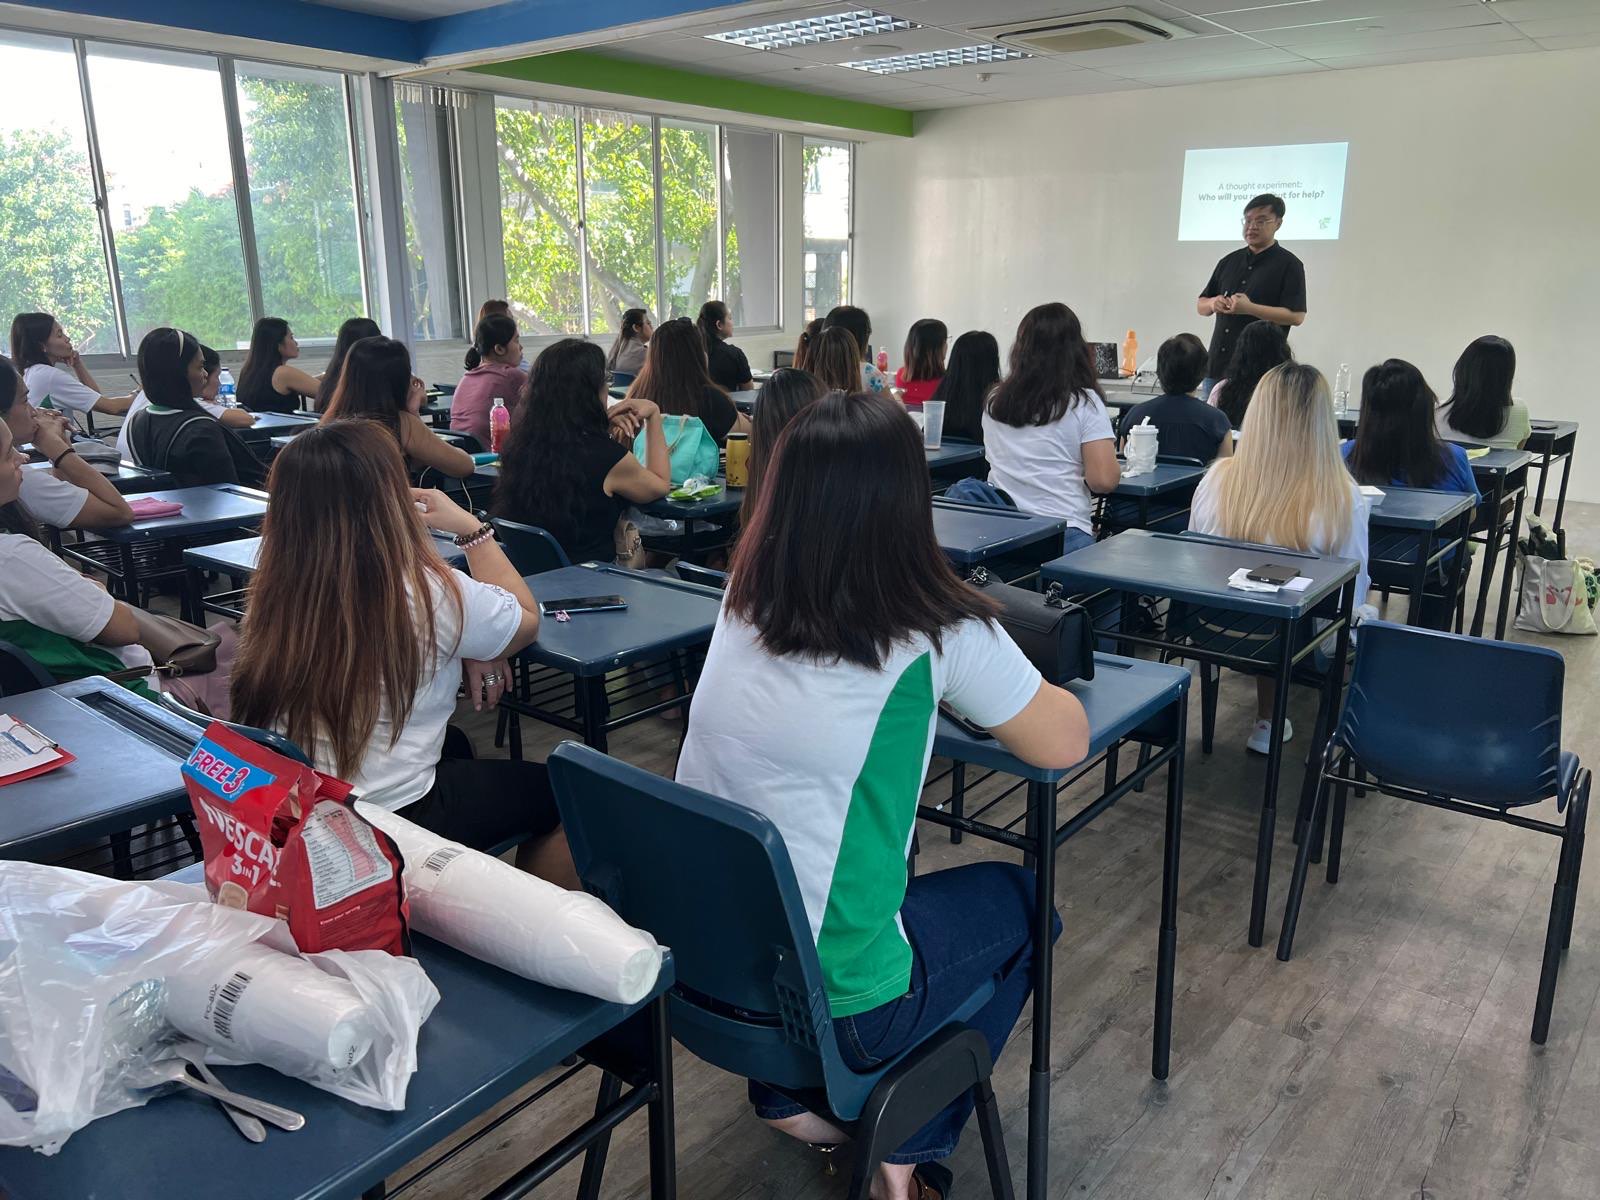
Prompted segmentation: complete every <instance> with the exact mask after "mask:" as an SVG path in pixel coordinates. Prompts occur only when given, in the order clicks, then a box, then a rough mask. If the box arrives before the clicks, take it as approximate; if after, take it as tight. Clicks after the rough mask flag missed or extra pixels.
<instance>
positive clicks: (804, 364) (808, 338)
mask: <svg viewBox="0 0 1600 1200" xmlns="http://www.w3.org/2000/svg"><path fill="white" fill-rule="evenodd" d="M821 332H822V318H821V317H817V318H816V319H815V320H812V321H807V322H806V327H805V328H804V329H802V330H801V331H800V340H799V341H797V342H796V343H795V344H794V362H792V363H790V364H789V365H790V366H791V367H794V368H795V369H796V370H800V371H809V370H810V369H811V347H812V345H813V344H814V343H815V342H816V340H817V336H818V335H819V334H820V333H821Z"/></svg>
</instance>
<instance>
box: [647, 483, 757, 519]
mask: <svg viewBox="0 0 1600 1200" xmlns="http://www.w3.org/2000/svg"><path fill="white" fill-rule="evenodd" d="M717 483H719V484H720V485H721V486H722V491H720V492H719V493H717V494H716V495H715V496H711V497H708V498H707V499H705V500H670V499H668V498H667V497H665V496H663V497H662V498H661V499H659V500H652V501H650V503H649V504H641V505H640V506H639V508H640V511H642V512H645V513H648V514H649V515H650V516H652V517H670V518H672V519H673V520H677V521H714V520H716V519H717V518H718V517H725V516H727V515H729V514H730V513H735V512H738V511H739V508H740V506H741V505H742V504H744V489H743V488H733V487H729V486H728V481H727V480H726V479H725V478H723V477H722V476H718V477H717Z"/></svg>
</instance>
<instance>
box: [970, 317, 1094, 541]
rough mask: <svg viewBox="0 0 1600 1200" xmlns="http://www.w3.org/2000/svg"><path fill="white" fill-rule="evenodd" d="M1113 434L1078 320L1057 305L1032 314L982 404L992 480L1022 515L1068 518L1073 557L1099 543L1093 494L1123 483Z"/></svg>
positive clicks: (990, 478)
mask: <svg viewBox="0 0 1600 1200" xmlns="http://www.w3.org/2000/svg"><path fill="white" fill-rule="evenodd" d="M1115 436H1116V435H1115V434H1114V433H1113V431H1112V428H1111V417H1110V415H1109V414H1108V413H1107V412H1106V405H1105V397H1104V396H1103V395H1102V394H1101V391H1100V384H1099V381H1098V378H1097V376H1096V374H1095V369H1094V356H1093V355H1092V354H1090V352H1089V344H1088V343H1087V342H1085V341H1084V340H1083V326H1082V325H1081V324H1080V323H1079V321H1078V317H1077V314H1076V313H1074V312H1073V311H1072V310H1071V309H1070V308H1068V307H1067V306H1066V305H1065V304H1060V303H1055V304H1041V305H1039V306H1038V307H1037V308H1034V309H1031V310H1029V312H1028V313H1027V315H1026V316H1024V317H1023V318H1022V323H1021V324H1020V325H1018V326H1017V338H1016V341H1014V342H1013V343H1012V344H1011V364H1010V371H1009V372H1008V374H1007V375H1006V377H1005V378H1004V379H1002V380H1001V381H1000V383H999V384H998V385H997V386H996V387H995V389H994V391H993V392H991V393H990V394H989V400H988V403H987V404H986V405H985V406H984V413H983V445H984V456H985V457H986V458H987V459H988V460H989V482H990V483H992V484H994V486H995V487H997V488H1000V489H1002V490H1003V491H1005V492H1007V493H1008V494H1009V495H1010V496H1011V499H1012V500H1013V501H1015V502H1016V505H1017V507H1018V508H1020V509H1021V510H1022V511H1023V512H1031V513H1040V514H1042V515H1044V516H1049V517H1060V518H1062V519H1063V520H1065V521H1066V522H1067V534H1066V553H1068V554H1071V553H1072V552H1073V551H1075V550H1081V549H1083V548H1084V547H1085V546H1087V545H1090V544H1091V543H1092V542H1093V541H1094V494H1099V495H1104V494H1106V493H1107V492H1110V491H1113V490H1115V488H1116V486H1117V484H1118V483H1119V482H1120V481H1121V479H1122V470H1121V468H1120V467H1119V466H1118V465H1117V449H1116V441H1115Z"/></svg>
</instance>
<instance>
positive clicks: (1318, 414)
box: [1189, 326, 1370, 754]
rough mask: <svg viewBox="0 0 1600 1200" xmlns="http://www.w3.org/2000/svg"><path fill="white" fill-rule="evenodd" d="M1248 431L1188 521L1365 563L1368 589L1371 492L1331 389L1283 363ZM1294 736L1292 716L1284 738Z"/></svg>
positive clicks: (1250, 416) (1313, 373)
mask: <svg viewBox="0 0 1600 1200" xmlns="http://www.w3.org/2000/svg"><path fill="white" fill-rule="evenodd" d="M1251 328H1254V326H1251ZM1243 432H1244V436H1243V437H1241V438H1240V439H1239V445H1238V448H1237V449H1236V450H1235V451H1234V454H1233V456H1232V457H1231V458H1219V459H1217V461H1216V462H1214V463H1212V465H1211V469H1210V470H1209V471H1207V472H1206V477H1205V478H1204V479H1202V480H1201V481H1200V486H1199V487H1198V488H1197V489H1196V490H1195V494H1194V506H1193V507H1192V508H1191V509H1190V511H1189V528H1190V529H1192V530H1194V531H1195V532H1196V533H1209V534H1215V535H1217V536H1218V537H1225V538H1231V539H1233V540H1234V541H1241V542H1259V543H1261V544H1263V545H1267V546H1283V547H1284V548H1286V549H1289V550H1307V551H1310V552H1311V553H1313V554H1325V555H1330V556H1332V557H1334V558H1348V559H1352V560H1354V561H1355V562H1358V563H1360V564H1361V568H1360V573H1359V574H1358V575H1357V577H1356V598H1355V602H1356V605H1357V607H1358V608H1359V607H1360V606H1361V605H1362V603H1363V601H1364V600H1365V598H1366V595H1367V589H1368V588H1369V587H1370V584H1369V582H1368V579H1367V513H1368V506H1367V499H1366V497H1365V496H1363V495H1362V494H1361V489H1360V487H1359V486H1358V485H1357V483H1356V481H1355V480H1353V479H1351V478H1350V473H1349V472H1348V471H1346V470H1345V469H1344V458H1343V456H1342V455H1341V454H1340V453H1339V427H1338V423H1337V422H1336V421H1335V420H1334V418H1333V395H1332V393H1331V392H1330V391H1329V390H1328V381H1327V380H1326V379H1324V378H1323V377H1322V373H1321V372H1320V371H1318V370H1317V369H1316V368H1315V367H1308V366H1305V365H1304V364H1302V363H1285V364H1283V365H1282V366H1280V367H1275V368H1273V369H1272V370H1271V371H1268V372H1267V374H1266V376H1265V377H1264V378H1263V379H1262V380H1261V382H1260V384H1258V385H1257V386H1256V388H1255V393H1254V396H1253V397H1252V399H1251V401H1250V410H1249V412H1248V413H1247V414H1246V417H1245V426H1244V431H1243ZM1276 694H1277V692H1276V688H1275V685H1274V683H1273V681H1272V680H1270V679H1264V678H1257V680H1256V723H1255V728H1254V729H1253V730H1252V731H1251V733H1250V739H1249V741H1247V742H1246V743H1245V745H1246V748H1247V749H1250V750H1253V751H1255V752H1256V753H1257V754H1265V753H1267V751H1268V748H1269V746H1270V744H1271V740H1272V706H1273V700H1274V699H1275V697H1276ZM1293 736H1294V727H1293V725H1291V724H1290V723H1289V720H1288V718H1285V719H1284V723H1283V740H1284V741H1285V742H1288V741H1289V740H1290V738H1292V737H1293Z"/></svg>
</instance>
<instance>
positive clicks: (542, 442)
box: [494, 338, 607, 530]
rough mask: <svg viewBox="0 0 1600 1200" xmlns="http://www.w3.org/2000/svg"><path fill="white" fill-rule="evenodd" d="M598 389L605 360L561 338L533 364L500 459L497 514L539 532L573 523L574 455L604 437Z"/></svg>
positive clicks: (595, 350) (578, 479) (591, 347)
mask: <svg viewBox="0 0 1600 1200" xmlns="http://www.w3.org/2000/svg"><path fill="white" fill-rule="evenodd" d="M605 387H606V359H605V353H604V352H603V351H602V350H601V349H600V347H599V346H596V345H595V344H594V343H593V342H588V341H584V340H583V339H582V338H563V339H562V340H561V341H559V342H556V343H555V344H554V345H552V346H548V347H546V348H545V350H544V351H543V352H542V353H541V354H540V355H539V357H538V358H536V359H534V360H533V370H532V371H531V372H529V374H528V386H527V387H526V388H525V389H524V390H523V393H522V407H521V409H520V411H519V412H518V413H517V419H516V420H515V421H513V422H511V432H510V434H509V435H508V436H507V438H506V444H505V448H504V449H503V450H502V451H501V453H500V480H499V482H498V483H497V484H496V485H495V490H494V511H495V512H496V513H497V514H499V515H500V516H503V517H509V518H511V519H512V520H514V521H526V522H528V523H530V524H533V525H538V526H541V527H543V528H545V529H563V530H564V529H567V528H568V527H570V526H571V525H572V524H573V523H574V521H575V519H576V516H575V514H576V513H577V511H578V508H579V500H580V497H579V494H578V492H579V488H580V487H581V486H582V483H583V479H582V474H581V472H580V470H579V466H578V461H579V456H578V454H577V453H576V448H577V446H578V445H579V443H580V442H581V441H582V440H583V439H585V438H588V437H605V436H606V435H607V422H606V403H605V398H604V397H605Z"/></svg>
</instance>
